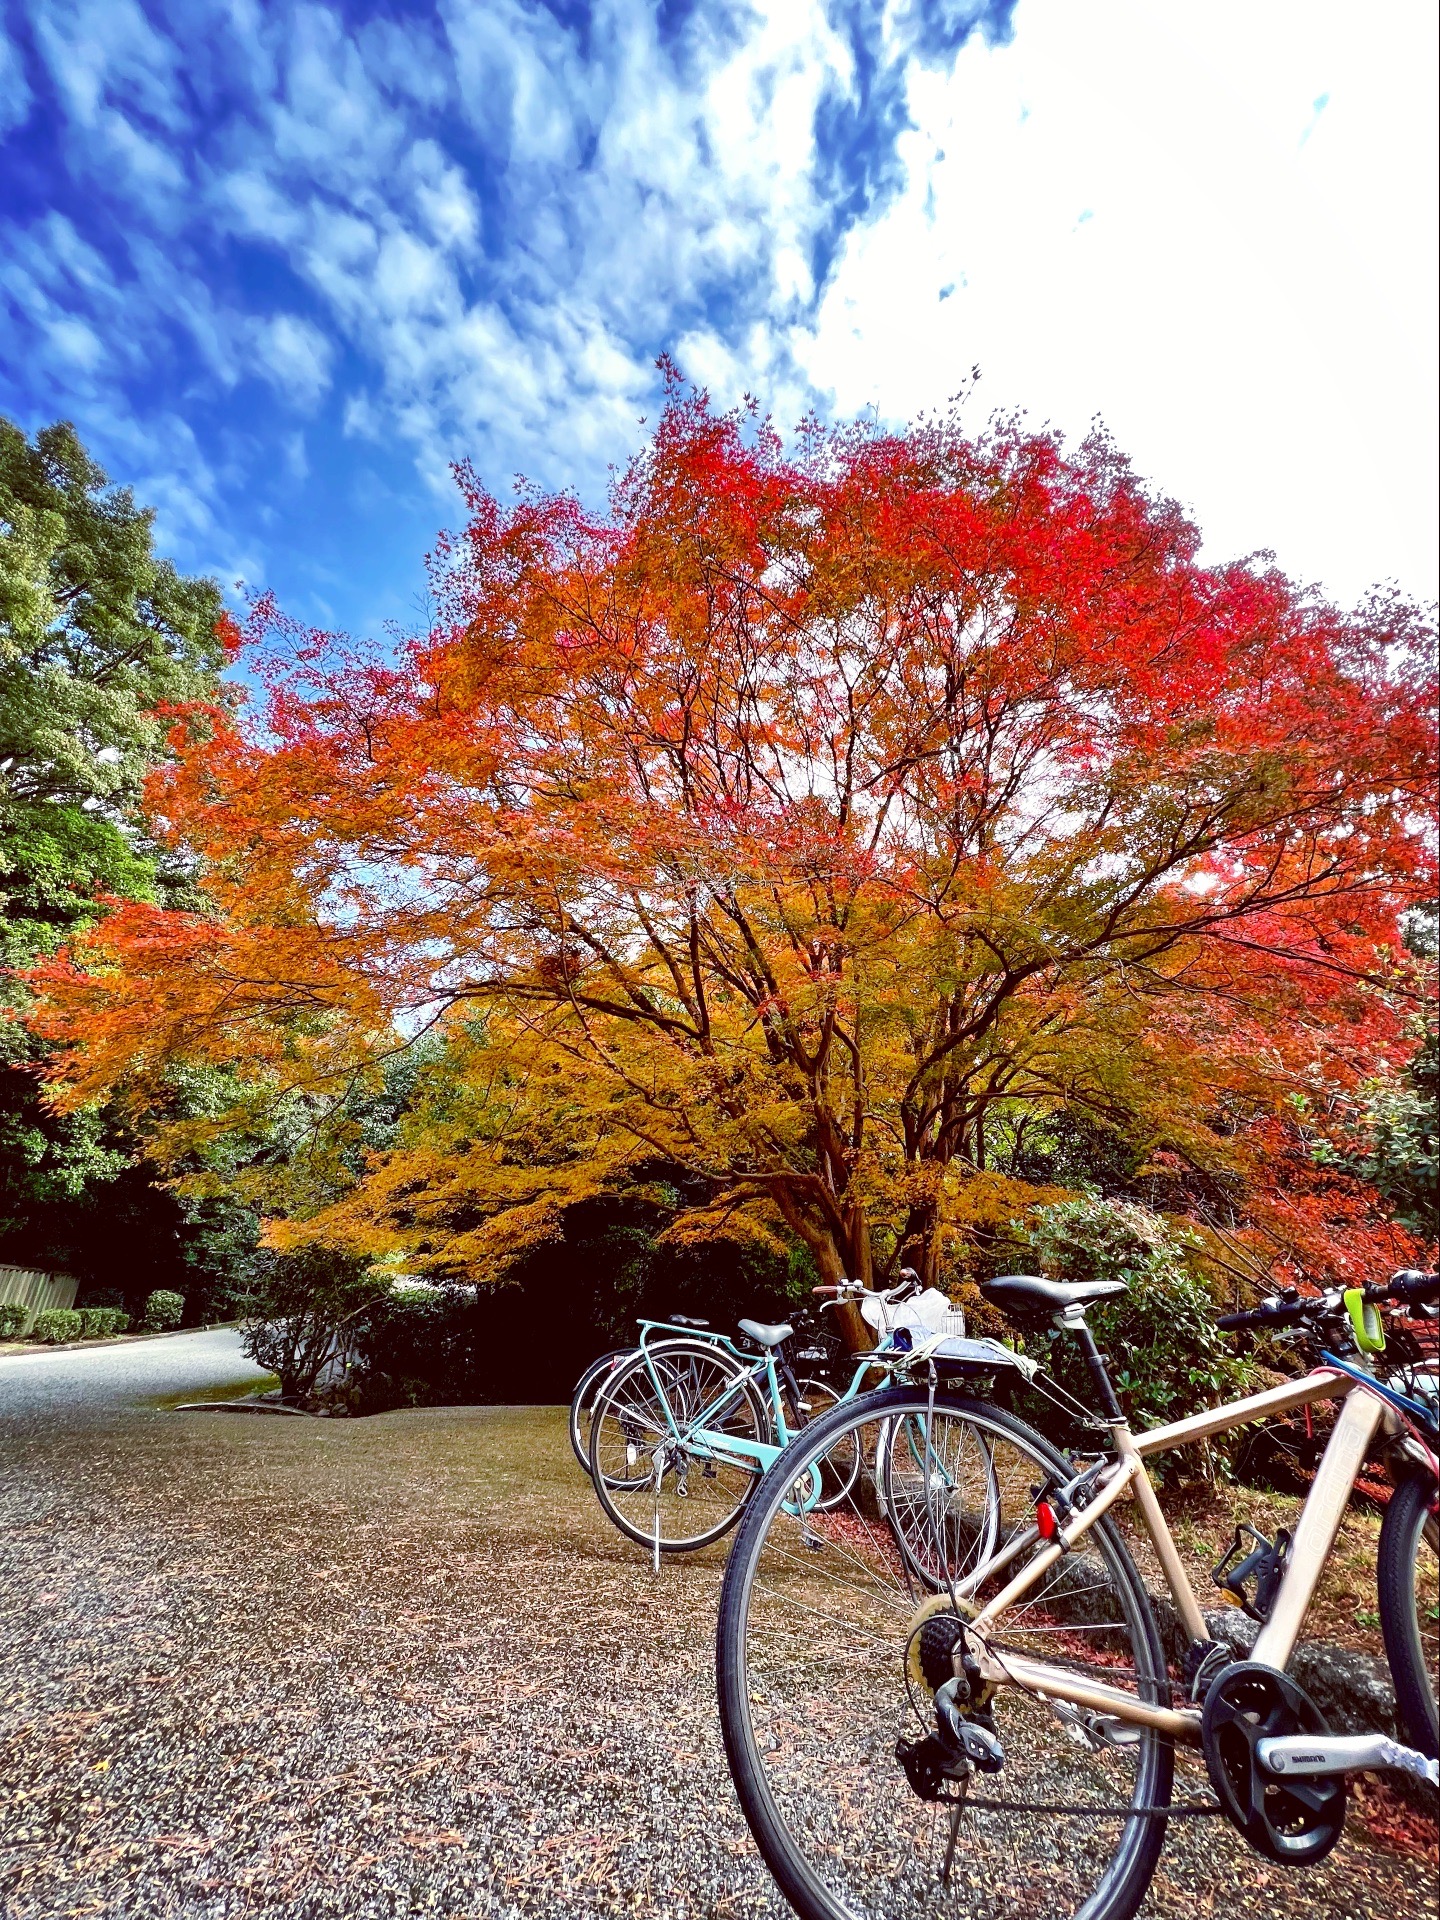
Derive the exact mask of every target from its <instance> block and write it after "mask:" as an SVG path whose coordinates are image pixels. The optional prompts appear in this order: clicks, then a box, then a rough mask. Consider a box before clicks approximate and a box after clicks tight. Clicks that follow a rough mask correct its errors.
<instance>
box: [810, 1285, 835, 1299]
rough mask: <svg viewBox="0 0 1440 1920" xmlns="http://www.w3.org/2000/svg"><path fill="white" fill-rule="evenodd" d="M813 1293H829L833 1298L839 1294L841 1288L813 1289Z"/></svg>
mask: <svg viewBox="0 0 1440 1920" xmlns="http://www.w3.org/2000/svg"><path fill="white" fill-rule="evenodd" d="M810 1291H811V1292H812V1293H828V1294H829V1295H830V1296H831V1297H832V1298H833V1297H834V1296H835V1295H836V1294H838V1293H839V1291H840V1289H839V1287H811V1289H810Z"/></svg>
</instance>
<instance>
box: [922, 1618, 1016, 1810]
mask: <svg viewBox="0 0 1440 1920" xmlns="http://www.w3.org/2000/svg"><path fill="white" fill-rule="evenodd" d="M912 1648H913V1656H912V1655H909V1654H907V1663H906V1664H907V1666H908V1667H911V1668H912V1671H913V1668H914V1667H916V1666H918V1668H919V1673H920V1677H921V1678H923V1680H924V1682H925V1685H926V1686H927V1687H928V1688H930V1689H931V1690H932V1691H933V1693H934V1707H935V1731H934V1732H933V1733H930V1734H927V1735H926V1736H925V1738H924V1739H923V1740H897V1741H896V1743H895V1758H896V1759H897V1760H898V1761H899V1763H900V1765H901V1766H902V1767H903V1768H904V1770H905V1777H906V1779H907V1780H908V1781H909V1782H910V1786H911V1789H912V1791H913V1792H914V1793H915V1794H916V1795H917V1796H918V1797H919V1798H920V1799H921V1800H947V1799H952V1798H954V1796H953V1795H951V1794H948V1793H947V1792H946V1791H945V1789H946V1787H947V1786H956V1785H960V1786H963V1783H964V1782H965V1781H967V1780H968V1779H969V1778H970V1776H971V1775H972V1774H973V1773H976V1772H979V1773H999V1771H1000V1769H1001V1768H1002V1767H1003V1766H1004V1764H1005V1750H1004V1748H1003V1747H1002V1746H1001V1744H1000V1734H999V1730H998V1729H997V1727H996V1725H995V1716H994V1714H993V1713H992V1712H991V1710H990V1696H991V1693H992V1691H993V1690H992V1689H991V1688H990V1687H988V1686H987V1685H986V1684H985V1682H984V1680H983V1678H982V1676H981V1672H980V1663H979V1661H978V1660H976V1658H975V1656H974V1654H973V1653H972V1652H971V1651H970V1648H969V1646H968V1644H967V1643H966V1639H965V1623H964V1621H963V1620H962V1619H961V1618H960V1616H959V1615H958V1614H954V1613H935V1614H931V1615H930V1617H929V1618H928V1619H926V1620H925V1621H924V1622H923V1623H922V1625H921V1626H920V1627H919V1628H918V1629H917V1631H916V1633H915V1634H914V1635H913V1636H912Z"/></svg>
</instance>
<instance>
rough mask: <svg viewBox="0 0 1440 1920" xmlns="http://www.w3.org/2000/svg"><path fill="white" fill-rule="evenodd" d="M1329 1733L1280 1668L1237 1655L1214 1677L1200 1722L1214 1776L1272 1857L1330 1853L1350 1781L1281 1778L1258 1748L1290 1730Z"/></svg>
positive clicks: (1296, 1861) (1300, 1861)
mask: <svg viewBox="0 0 1440 1920" xmlns="http://www.w3.org/2000/svg"><path fill="white" fill-rule="evenodd" d="M1328 1732H1329V1728H1328V1727H1327V1726H1326V1724H1325V1716H1324V1715H1323V1714H1322V1713H1321V1711H1320V1709H1319V1708H1318V1707H1317V1706H1316V1705H1315V1702H1314V1701H1313V1700H1312V1699H1311V1698H1310V1696H1309V1694H1308V1693H1306V1692H1305V1691H1304V1689H1303V1688H1301V1687H1298V1686H1296V1684H1295V1682H1294V1681H1293V1680H1292V1679H1291V1678H1290V1676H1289V1675H1288V1674H1284V1673H1280V1672H1277V1670H1276V1669H1275V1668H1274V1667H1266V1666H1261V1665H1260V1664H1259V1663H1258V1662H1257V1661H1252V1660H1237V1661H1236V1662H1235V1663H1234V1664H1233V1665H1231V1666H1228V1667H1225V1668H1224V1669H1223V1670H1222V1671H1221V1672H1220V1673H1218V1674H1217V1675H1216V1677H1215V1679H1214V1680H1213V1681H1212V1682H1211V1684H1210V1688H1209V1691H1208V1692H1207V1693H1206V1695H1205V1710H1204V1713H1203V1715H1202V1717H1201V1721H1200V1741H1201V1745H1202V1747H1203V1748H1204V1751H1205V1765H1206V1768H1207V1769H1208V1771H1209V1774H1210V1781H1211V1784H1212V1785H1213V1787H1214V1788H1215V1791H1216V1793H1217V1794H1218V1795H1219V1796H1220V1804H1221V1806H1222V1807H1223V1808H1224V1809H1225V1812H1226V1815H1227V1816H1228V1818H1229V1819H1230V1820H1231V1821H1232V1822H1233V1823H1234V1825H1235V1826H1237V1827H1238V1828H1239V1829H1240V1831H1241V1833H1243V1834H1244V1836H1245V1838H1246V1839H1247V1840H1248V1841H1249V1842H1250V1845H1251V1846H1252V1847H1253V1848H1254V1849H1255V1851H1256V1852H1257V1853H1261V1854H1264V1856H1265V1858H1266V1859H1267V1860H1277V1861H1279V1862H1280V1863H1281V1864H1282V1865H1284V1866H1292V1867H1308V1866H1311V1865H1313V1864H1314V1862H1315V1861H1317V1860H1323V1859H1324V1858H1325V1855H1326V1854H1327V1853H1329V1851H1330V1849H1331V1848H1332V1847H1333V1846H1334V1845H1335V1843H1336V1841H1337V1840H1338V1839H1339V1838H1340V1835H1341V1832H1342V1830H1343V1829H1344V1826H1345V1804H1346V1792H1345V1780H1344V1776H1343V1775H1341V1774H1328V1775H1320V1776H1318V1777H1316V1778H1315V1779H1310V1780H1306V1779H1300V1778H1289V1779H1285V1780H1281V1779H1280V1778H1278V1777H1277V1776H1276V1775H1275V1774H1272V1773H1270V1772H1269V1771H1268V1770H1267V1768H1265V1767H1264V1766H1263V1765H1262V1764H1261V1761H1260V1758H1259V1755H1258V1753H1257V1751H1256V1749H1257V1748H1258V1746H1259V1744H1260V1742H1261V1741H1262V1740H1269V1739H1273V1738H1276V1737H1278V1736H1283V1735H1285V1734H1294V1733H1313V1734H1317V1735H1324V1734H1326V1733H1328Z"/></svg>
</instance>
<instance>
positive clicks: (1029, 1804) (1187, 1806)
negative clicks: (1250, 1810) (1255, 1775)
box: [937, 1793, 1225, 1820]
mask: <svg viewBox="0 0 1440 1920" xmlns="http://www.w3.org/2000/svg"><path fill="white" fill-rule="evenodd" d="M937 1798H938V1800H939V1802H940V1805H941V1806H942V1807H971V1808H974V1809H975V1810H976V1811H977V1812H979V1813H1083V1814H1088V1815H1090V1816H1091V1818H1092V1819H1096V1820H1114V1819H1123V1820H1134V1819H1137V1818H1139V1817H1140V1816H1141V1815H1144V1816H1145V1817H1146V1818H1147V1819H1148V1818H1151V1817H1152V1816H1158V1815H1161V1814H1163V1815H1164V1817H1165V1818H1166V1819H1167V1820H1187V1819H1188V1820H1199V1819H1202V1818H1204V1817H1205V1816H1206V1815H1208V1814H1214V1813H1222V1814H1223V1813H1224V1811H1225V1809H1224V1808H1223V1807H1222V1806H1221V1804H1220V1802H1219V1801H1218V1800H1215V1801H1204V1802H1202V1803H1200V1804H1199V1805H1197V1804H1196V1803H1195V1802H1194V1801H1186V1802H1185V1803H1184V1804H1183V1805H1181V1806H1178V1807H1175V1806H1169V1807H1063V1806H1060V1805H1059V1804H1058V1803H1056V1802H1052V1801H1049V1800H975V1799H972V1798H971V1796H970V1795H969V1794H964V1793H942V1794H940V1795H938V1796H937Z"/></svg>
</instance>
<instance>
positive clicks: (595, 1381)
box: [569, 1313, 710, 1473]
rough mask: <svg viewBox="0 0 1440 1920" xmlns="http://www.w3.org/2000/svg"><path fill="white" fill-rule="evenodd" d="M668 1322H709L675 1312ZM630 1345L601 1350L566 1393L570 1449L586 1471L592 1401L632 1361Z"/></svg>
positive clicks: (698, 1325)
mask: <svg viewBox="0 0 1440 1920" xmlns="http://www.w3.org/2000/svg"><path fill="white" fill-rule="evenodd" d="M669 1324H670V1325H671V1326H673V1327H677V1328H684V1329H685V1330H686V1331H687V1332H688V1331H689V1330H690V1329H691V1328H697V1329H703V1328H707V1327H708V1326H709V1325H710V1322H709V1321H708V1320H700V1319H697V1318H695V1317H694V1315H692V1314H685V1313H677V1314H673V1315H672V1316H671V1319H670V1322H669ZM635 1352H636V1349H635V1348H634V1347H615V1348H612V1350H611V1351H610V1352H609V1353H602V1354H601V1355H600V1357H599V1359H598V1360H592V1361H591V1362H590V1364H589V1366H588V1367H586V1369H585V1371H584V1372H583V1373H582V1374H581V1376H580V1378H579V1379H578V1380H577V1381H576V1383H575V1391H574V1393H573V1394H572V1395H571V1396H570V1420H569V1432H570V1450H571V1452H572V1453H573V1454H574V1455H575V1458H576V1459H577V1460H578V1461H579V1463H580V1465H581V1466H582V1467H583V1468H584V1469H585V1471H586V1473H588V1472H589V1471H590V1416H591V1415H592V1414H593V1412H594V1409H595V1402H596V1400H597V1399H598V1398H599V1397H600V1393H601V1391H602V1390H603V1388H604V1387H605V1385H606V1383H607V1381H608V1380H609V1379H610V1377H611V1375H612V1374H613V1373H614V1372H615V1370H616V1369H617V1368H618V1367H619V1366H620V1365H621V1364H622V1363H623V1362H625V1361H627V1360H633V1359H634V1357H635Z"/></svg>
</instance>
